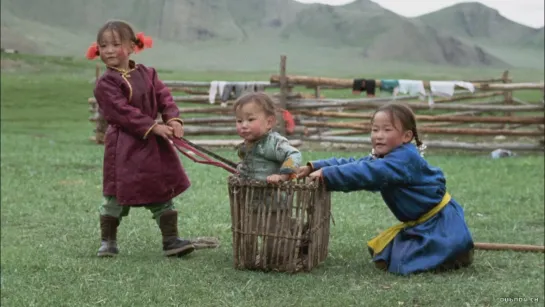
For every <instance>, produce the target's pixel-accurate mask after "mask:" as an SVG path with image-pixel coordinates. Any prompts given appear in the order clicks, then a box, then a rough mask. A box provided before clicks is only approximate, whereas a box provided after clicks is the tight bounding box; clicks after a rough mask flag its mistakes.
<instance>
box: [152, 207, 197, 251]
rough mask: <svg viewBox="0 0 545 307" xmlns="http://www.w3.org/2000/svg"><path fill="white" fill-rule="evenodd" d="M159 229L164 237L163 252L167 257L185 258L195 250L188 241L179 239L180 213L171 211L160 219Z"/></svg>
mask: <svg viewBox="0 0 545 307" xmlns="http://www.w3.org/2000/svg"><path fill="white" fill-rule="evenodd" d="M159 228H160V229H161V233H162V235H163V252H164V254H165V256H167V257H170V256H178V257H181V256H184V255H187V254H189V253H191V252H192V251H193V250H195V247H194V246H193V244H192V243H191V242H190V241H188V240H182V239H180V238H179V237H178V211H176V210H169V211H166V212H165V213H163V214H162V215H161V216H160V217H159Z"/></svg>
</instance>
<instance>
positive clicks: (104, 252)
mask: <svg viewBox="0 0 545 307" xmlns="http://www.w3.org/2000/svg"><path fill="white" fill-rule="evenodd" d="M117 226H119V219H118V218H116V217H113V216H108V215H101V216H100V231H101V240H102V242H101V244H100V248H99V249H98V253H97V256H99V257H113V256H115V255H117V254H118V253H119V249H118V248H117Z"/></svg>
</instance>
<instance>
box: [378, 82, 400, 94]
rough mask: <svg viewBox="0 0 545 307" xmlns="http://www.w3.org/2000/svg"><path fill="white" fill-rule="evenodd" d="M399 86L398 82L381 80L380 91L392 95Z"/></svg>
mask: <svg viewBox="0 0 545 307" xmlns="http://www.w3.org/2000/svg"><path fill="white" fill-rule="evenodd" d="M398 86H399V81H398V80H392V79H387V80H380V90H381V91H384V92H390V93H392V92H393V91H394V89H395V88H396V87H398Z"/></svg>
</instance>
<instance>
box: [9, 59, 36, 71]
mask: <svg viewBox="0 0 545 307" xmlns="http://www.w3.org/2000/svg"><path fill="white" fill-rule="evenodd" d="M0 63H1V67H2V72H6V71H11V72H13V71H35V70H36V69H35V68H34V67H32V65H30V64H28V63H26V62H24V61H21V60H14V59H1V60H0Z"/></svg>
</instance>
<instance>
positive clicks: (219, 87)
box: [218, 81, 227, 97]
mask: <svg viewBox="0 0 545 307" xmlns="http://www.w3.org/2000/svg"><path fill="white" fill-rule="evenodd" d="M226 84H227V82H226V81H218V91H219V97H222V96H223V89H224V88H225V85H226Z"/></svg>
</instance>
